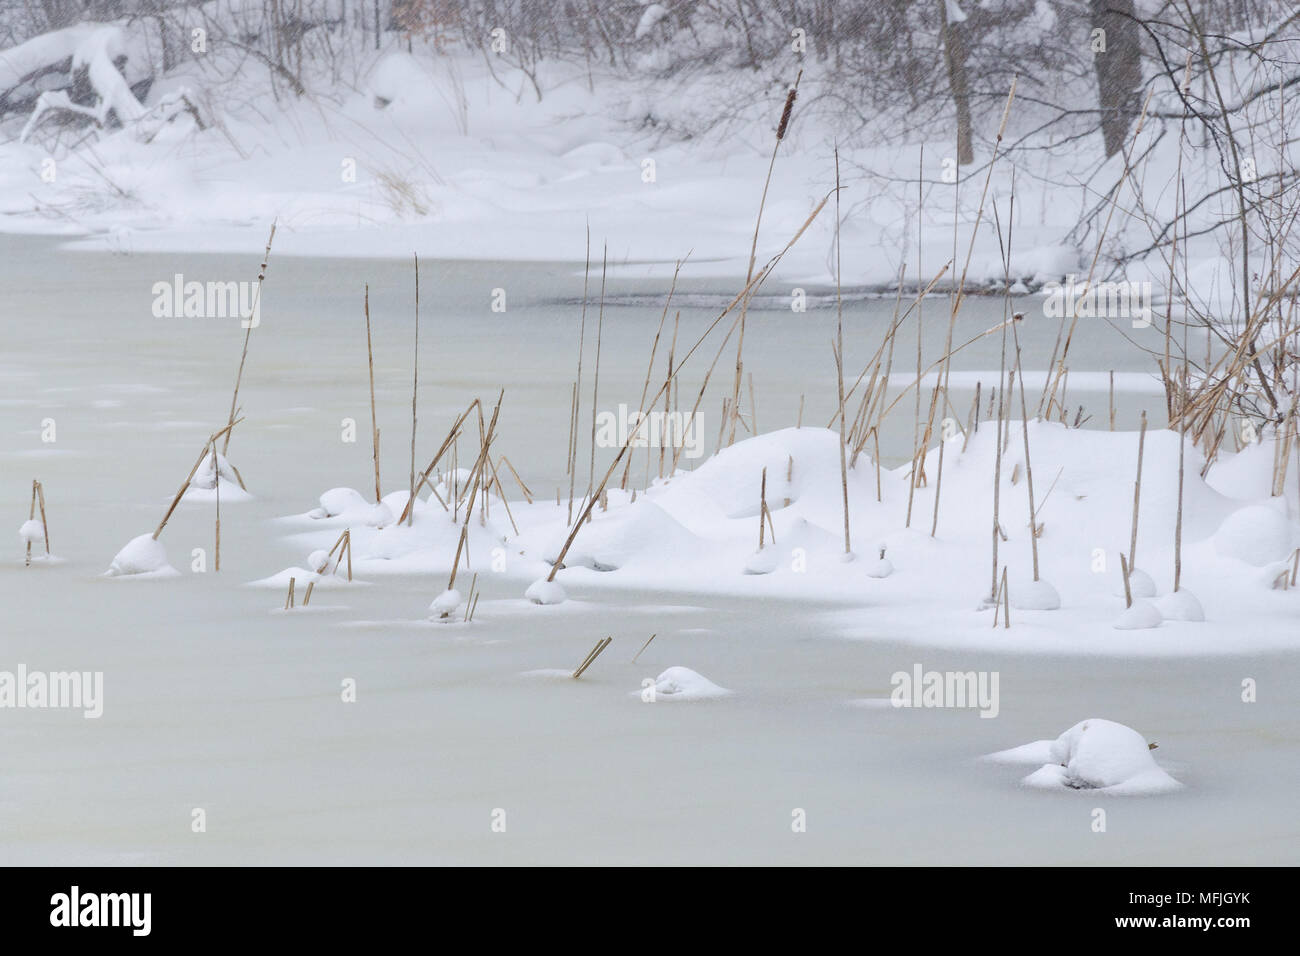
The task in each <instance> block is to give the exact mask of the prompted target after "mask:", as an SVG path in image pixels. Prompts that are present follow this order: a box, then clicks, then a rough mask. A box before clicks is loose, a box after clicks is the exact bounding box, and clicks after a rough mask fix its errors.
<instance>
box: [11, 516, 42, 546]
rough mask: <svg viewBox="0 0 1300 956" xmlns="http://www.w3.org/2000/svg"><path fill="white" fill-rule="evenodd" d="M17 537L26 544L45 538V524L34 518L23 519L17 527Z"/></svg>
mask: <svg viewBox="0 0 1300 956" xmlns="http://www.w3.org/2000/svg"><path fill="white" fill-rule="evenodd" d="M18 537H19V539H21V540H22V541H24V542H26V543H27V544H36V543H37V542H40V541H44V540H45V526H44V525H43V524H41V523H40V521H39V520H38V519H36V518H30V519H28V520H27V521H24V522H23V523H22V525H21V526H20V527H19V528H18Z"/></svg>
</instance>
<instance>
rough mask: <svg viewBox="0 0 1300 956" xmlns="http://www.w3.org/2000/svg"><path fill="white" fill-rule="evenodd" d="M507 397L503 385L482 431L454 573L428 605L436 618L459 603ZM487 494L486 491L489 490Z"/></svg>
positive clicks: (443, 618) (445, 617) (444, 617)
mask: <svg viewBox="0 0 1300 956" xmlns="http://www.w3.org/2000/svg"><path fill="white" fill-rule="evenodd" d="M504 398H505V389H502V390H501V392H500V394H498V396H497V403H496V407H495V408H493V409H492V420H491V422H489V423H488V426H487V431H485V432H484V433H483V444H482V446H481V447H480V448H479V453H478V459H477V460H476V461H475V462H474V468H473V471H472V472H471V474H472V478H471V486H470V492H469V497H468V500H467V501H466V503H465V523H464V524H463V525H461V528H460V538H459V539H458V540H457V542H456V557H455V558H454V559H453V560H452V563H451V575H450V577H449V578H448V579H447V589H446V590H445V591H443V592H442V594H440V595H438V596H437V597H436V598H434V599H433V603H432V604H430V605H429V610H430V612H431V613H430V615H429V616H430V617H431V618H432V619H434V620H437V621H450V620H451V615H452V614H453V613H455V611H456V609H457V608H458V607H460V603H461V596H460V592H459V591H457V590H456V572H457V571H458V570H460V556H461V554H462V553H464V551H465V548H466V547H467V545H468V542H469V523H470V519H471V518H472V517H473V516H474V501H475V499H476V497H477V495H478V492H479V488H480V487H481V486H482V484H483V474H484V471H485V470H486V468H487V462H488V461H489V460H490V455H491V454H492V438H493V436H494V435H495V434H496V428H497V417H498V416H499V415H500V414H501V402H502V399H504ZM484 494H486V491H485V492H484ZM434 615H437V616H436V617H435V616H434Z"/></svg>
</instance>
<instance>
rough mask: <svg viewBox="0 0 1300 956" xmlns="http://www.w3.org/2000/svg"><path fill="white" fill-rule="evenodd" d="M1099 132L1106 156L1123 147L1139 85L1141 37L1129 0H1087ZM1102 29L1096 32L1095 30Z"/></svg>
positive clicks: (1135, 105) (1136, 103) (1140, 82)
mask: <svg viewBox="0 0 1300 956" xmlns="http://www.w3.org/2000/svg"><path fill="white" fill-rule="evenodd" d="M1089 4H1090V6H1091V7H1092V28H1093V33H1092V45H1093V46H1092V49H1093V58H1092V62H1093V66H1094V68H1095V69H1096V71H1097V106H1098V108H1099V109H1100V111H1101V135H1102V139H1103V140H1104V141H1105V144H1106V157H1107V158H1110V157H1111V156H1114V155H1115V154H1116V153H1118V152H1119V151H1120V150H1122V149H1123V148H1124V141H1125V140H1126V139H1127V138H1128V127H1129V123H1130V122H1131V121H1132V118H1133V117H1134V116H1135V115H1137V110H1138V100H1139V92H1138V90H1139V87H1140V86H1141V85H1142V39H1141V34H1140V32H1139V30H1138V25H1137V22H1136V21H1135V20H1134V19H1133V0H1089ZM1098 30H1100V31H1102V32H1101V33H1100V34H1098V33H1097V31H1098Z"/></svg>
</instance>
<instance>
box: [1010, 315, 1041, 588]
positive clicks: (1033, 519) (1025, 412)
mask: <svg viewBox="0 0 1300 956" xmlns="http://www.w3.org/2000/svg"><path fill="white" fill-rule="evenodd" d="M1023 315H1024V313H1022V312H1017V313H1016V314H1015V315H1013V316H1012V320H1013V321H1012V323H1011V333H1012V335H1013V336H1014V337H1015V342H1016V372H1017V376H1018V378H1019V379H1020V429H1021V431H1022V432H1023V433H1024V438H1025V477H1026V485H1027V488H1026V490H1027V491H1028V493H1029V543H1030V544H1031V545H1032V546H1033V555H1034V580H1035V581H1037V580H1038V508H1037V505H1036V504H1035V503H1034V466H1033V463H1032V462H1031V461H1030V459H1029V406H1028V404H1027V403H1026V402H1025V370H1024V367H1023V366H1022V365H1021V364H1020V331H1019V329H1018V328H1017V326H1018V325H1019V319H1020V318H1023Z"/></svg>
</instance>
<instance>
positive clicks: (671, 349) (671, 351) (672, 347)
mask: <svg viewBox="0 0 1300 956" xmlns="http://www.w3.org/2000/svg"><path fill="white" fill-rule="evenodd" d="M681 323H682V312H681V309H678V310H677V313H676V315H674V316H673V340H672V342H671V343H669V346H668V373H667V378H665V379H664V384H665V385H669V383H671V382H672V380H673V363H674V362H675V361H676V360H677V332H678V329H680V327H681ZM679 390H680V389H679ZM671 391H672V386H671V385H669V387H668V388H667V389H665V390H664V421H666V422H667V421H671V420H672V419H671V418H670V417H669V411H670V407H669V398H670V396H669V392H671ZM678 420H679V421H680V419H678ZM682 427H683V428H685V427H686V426H685V425H683V426H682ZM661 438H662V436H661ZM649 460H650V449H649V448H648V447H647V448H646V463H647V465H648V464H649ZM631 463H632V458H631V456H628V464H631ZM673 470H674V471H676V470H677V461H676V456H674V458H673ZM663 477H664V443H663V441H662V440H660V442H659V478H660V479H661V480H662V479H663Z"/></svg>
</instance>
